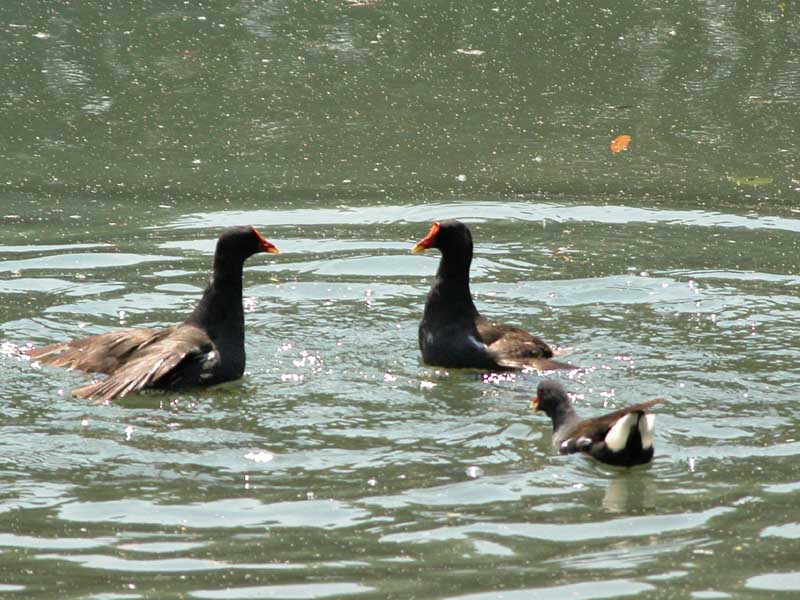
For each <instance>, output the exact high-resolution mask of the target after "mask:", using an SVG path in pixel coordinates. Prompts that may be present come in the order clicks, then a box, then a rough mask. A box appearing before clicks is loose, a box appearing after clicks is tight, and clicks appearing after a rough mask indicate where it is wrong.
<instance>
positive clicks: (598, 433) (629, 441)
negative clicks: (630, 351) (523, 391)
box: [533, 379, 664, 467]
mask: <svg viewBox="0 0 800 600" xmlns="http://www.w3.org/2000/svg"><path fill="white" fill-rule="evenodd" d="M663 401H664V400H663V399H662V398H659V399H657V400H650V401H649V402H642V403H641V404H634V405H632V406H629V407H627V408H623V409H622V410H618V411H615V412H613V413H610V414H607V415H605V416H602V417H597V418H595V419H586V420H585V421H581V420H580V419H579V418H578V415H577V414H575V409H574V408H573V407H572V402H571V401H570V399H569V396H567V393H566V392H565V391H564V388H563V387H562V386H561V384H560V383H559V382H557V381H554V380H552V379H546V380H544V381H542V382H541V383H540V384H539V387H538V388H537V389H536V397H535V398H534V399H533V406H534V408H535V410H536V411H544V412H545V413H547V416H548V417H550V419H551V420H552V421H553V446H554V447H556V448H558V451H559V452H560V453H561V454H574V453H576V452H583V453H585V454H589V455H591V456H593V457H594V458H596V459H597V460H599V461H600V462H604V463H607V464H609V465H615V466H618V467H632V466H634V465H642V464H644V463H647V462H650V460H651V459H652V458H653V434H654V433H655V420H656V417H655V415H651V414H647V413H646V412H645V411H646V410H647V409H648V408H650V407H651V406H653V405H655V404H658V403H659V402H663Z"/></svg>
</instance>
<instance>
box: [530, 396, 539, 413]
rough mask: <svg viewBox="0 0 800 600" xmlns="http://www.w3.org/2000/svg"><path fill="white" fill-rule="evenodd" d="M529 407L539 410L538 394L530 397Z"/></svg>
mask: <svg viewBox="0 0 800 600" xmlns="http://www.w3.org/2000/svg"><path fill="white" fill-rule="evenodd" d="M531 408H532V409H533V410H534V412H535V411H538V410H539V396H534V397H533V398H532V399H531Z"/></svg>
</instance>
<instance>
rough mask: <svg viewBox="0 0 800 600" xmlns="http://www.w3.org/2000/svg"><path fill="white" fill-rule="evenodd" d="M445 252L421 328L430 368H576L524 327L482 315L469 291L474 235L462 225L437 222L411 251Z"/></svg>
mask: <svg viewBox="0 0 800 600" xmlns="http://www.w3.org/2000/svg"><path fill="white" fill-rule="evenodd" d="M428 248H438V249H439V251H440V252H441V253H442V258H441V261H440V262H439V269H438V271H436V277H435V278H434V280H433V285H432V286H431V290H430V292H428V298H427V300H426V301H425V311H424V313H423V314H422V321H420V324H419V348H420V350H421V351H422V360H424V361H425V362H426V363H427V364H429V365H434V366H439V367H449V368H474V369H488V370H506V369H524V368H535V369H538V370H540V371H543V370H548V369H575V368H577V367H575V366H573V365H570V364H566V363H561V362H557V361H555V360H552V357H553V350H552V349H551V348H550V346H548V345H547V344H546V343H545V342H543V341H542V340H541V339H539V338H538V337H536V336H535V335H531V334H530V333H528V332H527V331H525V330H524V329H520V328H519V327H513V326H511V325H504V324H502V323H496V322H494V321H490V320H489V319H487V318H485V317H482V316H481V315H480V314H479V313H478V310H477V309H476V308H475V304H474V303H473V302H472V295H471V294H470V291H469V267H470V263H471V262H472V234H471V233H470V231H469V228H468V227H467V226H466V225H464V224H463V223H461V222H460V221H455V220H451V221H436V222H434V223H433V226H432V227H431V229H430V231H429V232H428V235H427V236H425V237H424V238H423V239H421V240H420V241H419V242H417V244H416V245H415V246H414V248H413V249H412V250H411V251H412V252H413V253H415V254H416V253H418V252H423V251H424V250H427V249H428Z"/></svg>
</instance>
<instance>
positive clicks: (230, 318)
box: [28, 226, 278, 402]
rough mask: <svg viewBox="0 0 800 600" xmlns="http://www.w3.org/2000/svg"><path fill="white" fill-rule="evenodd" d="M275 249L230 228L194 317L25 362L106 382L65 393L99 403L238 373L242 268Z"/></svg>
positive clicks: (40, 353)
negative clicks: (100, 375)
mask: <svg viewBox="0 0 800 600" xmlns="http://www.w3.org/2000/svg"><path fill="white" fill-rule="evenodd" d="M257 252H269V253H272V254H275V253H277V252H278V249H277V248H276V247H275V246H274V245H273V244H272V243H270V242H269V241H267V240H266V239H264V237H262V235H261V234H260V233H259V232H258V231H257V230H256V229H255V227H249V226H244V227H230V228H228V229H226V230H225V231H223V232H222V235H220V237H219V240H217V247H216V251H215V252H214V270H213V273H212V275H211V280H210V281H209V284H208V287H206V289H205V292H203V296H202V297H201V298H200V301H199V302H198V303H197V306H196V307H195V309H194V311H193V312H192V314H191V315H189V318H187V319H186V320H185V321H184V322H183V323H181V324H180V325H174V326H172V327H167V328H165V329H123V330H120V331H111V332H108V333H103V334H100V335H93V336H90V337H86V338H81V339H77V340H72V341H69V342H65V343H62V344H53V345H50V346H45V347H43V348H34V349H32V350H30V351H28V355H29V356H30V358H31V359H33V360H36V361H39V362H41V363H43V364H47V365H52V366H56V367H68V368H70V369H80V370H82V371H90V372H97V373H105V374H106V375H108V377H106V378H105V379H102V380H100V381H97V382H94V383H90V384H88V385H84V386H82V387H79V388H76V389H74V390H73V391H72V393H73V394H74V395H75V396H78V397H79V398H90V397H95V398H97V399H98V400H99V401H103V402H106V401H109V400H113V399H114V398H120V397H122V396H125V395H126V394H129V393H131V392H137V391H139V390H142V389H144V388H158V389H176V388H183V387H189V386H197V385H213V384H216V383H221V382H223V381H230V380H232V379H238V378H239V377H241V376H242V374H243V373H244V365H245V352H244V310H243V308H242V270H243V267H244V261H245V260H246V259H247V258H248V257H250V256H252V255H253V254H256V253H257Z"/></svg>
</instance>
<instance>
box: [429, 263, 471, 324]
mask: <svg viewBox="0 0 800 600" xmlns="http://www.w3.org/2000/svg"><path fill="white" fill-rule="evenodd" d="M471 263H472V252H471V251H470V252H469V254H468V255H467V256H463V255H461V256H455V255H452V254H448V253H442V258H441V260H440V261H439V268H438V269H437V271H436V276H435V277H434V280H433V285H432V286H431V291H430V293H429V294H428V299H427V301H426V303H425V312H426V313H428V314H430V313H436V312H446V313H448V314H462V315H466V316H469V317H475V316H477V314H478V310H477V309H476V308H475V303H474V302H473V301H472V293H471V292H470V288H469V268H470V264H471Z"/></svg>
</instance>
